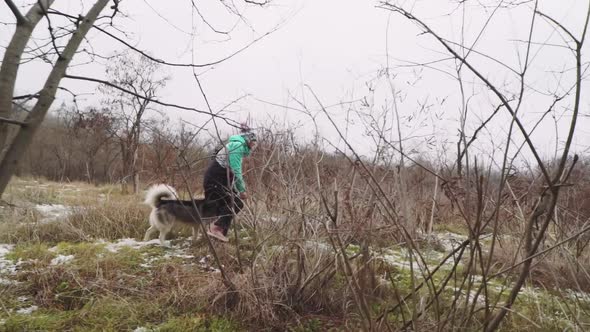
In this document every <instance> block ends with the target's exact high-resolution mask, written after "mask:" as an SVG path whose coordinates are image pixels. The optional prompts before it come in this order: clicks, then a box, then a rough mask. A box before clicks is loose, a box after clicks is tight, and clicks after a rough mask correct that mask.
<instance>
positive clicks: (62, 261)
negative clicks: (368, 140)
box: [51, 255, 74, 265]
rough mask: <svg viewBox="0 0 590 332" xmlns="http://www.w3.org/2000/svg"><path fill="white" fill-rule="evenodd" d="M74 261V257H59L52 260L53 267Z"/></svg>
mask: <svg viewBox="0 0 590 332" xmlns="http://www.w3.org/2000/svg"><path fill="white" fill-rule="evenodd" d="M72 259H74V255H58V256H57V257H55V258H54V259H52V260H51V265H61V264H65V263H67V262H69V261H71V260H72Z"/></svg>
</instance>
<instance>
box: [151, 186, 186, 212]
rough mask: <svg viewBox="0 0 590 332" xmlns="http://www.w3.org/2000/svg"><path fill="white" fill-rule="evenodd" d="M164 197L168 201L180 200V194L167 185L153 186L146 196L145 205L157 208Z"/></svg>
mask: <svg viewBox="0 0 590 332" xmlns="http://www.w3.org/2000/svg"><path fill="white" fill-rule="evenodd" d="M164 197H165V198H168V199H178V198H177V197H178V194H177V193H176V190H175V189H174V188H172V187H171V186H169V185H167V184H155V185H153V186H151V187H150V189H148V191H147V194H145V201H144V203H145V204H147V205H149V206H151V207H152V208H155V207H156V204H157V203H158V202H159V201H160V199H161V198H164Z"/></svg>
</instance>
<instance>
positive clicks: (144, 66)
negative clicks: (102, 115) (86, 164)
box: [101, 54, 168, 193]
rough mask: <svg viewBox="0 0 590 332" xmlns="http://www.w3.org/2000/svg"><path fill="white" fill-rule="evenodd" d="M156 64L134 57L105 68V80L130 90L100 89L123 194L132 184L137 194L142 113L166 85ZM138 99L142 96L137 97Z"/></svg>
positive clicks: (125, 56)
mask: <svg viewBox="0 0 590 332" xmlns="http://www.w3.org/2000/svg"><path fill="white" fill-rule="evenodd" d="M159 67H160V65H159V64H157V63H154V62H152V61H150V60H149V59H147V58H145V57H143V56H141V55H134V54H126V55H123V56H120V57H117V59H116V60H115V61H113V62H112V63H110V64H109V65H108V66H107V69H106V73H107V76H108V77H109V81H110V82H111V83H112V84H113V85H115V86H118V87H122V88H124V89H126V90H129V91H133V93H134V94H128V93H125V92H123V91H121V90H119V89H115V88H113V87H112V86H103V87H101V91H102V92H103V94H104V95H105V103H106V104H107V105H108V106H107V108H108V109H109V112H110V113H111V116H112V117H113V118H116V119H117V121H116V123H117V124H118V125H119V126H118V128H114V129H115V132H114V133H113V134H114V135H115V136H116V137H117V138H118V140H119V146H120V148H121V158H122V167H123V173H122V176H123V178H122V179H121V183H122V188H123V192H128V191H129V190H128V183H129V182H132V183H133V192H134V193H136V192H138V191H139V170H138V169H137V167H138V165H137V160H138V149H139V143H140V139H141V135H142V133H143V126H144V121H145V115H146V111H148V110H149V106H150V104H151V101H152V100H154V99H157V93H158V91H159V90H160V89H161V88H163V87H164V86H165V85H166V81H167V80H168V78H167V77H164V76H162V75H160V73H159V71H158V69H159ZM139 96H145V97H146V98H141V97H139Z"/></svg>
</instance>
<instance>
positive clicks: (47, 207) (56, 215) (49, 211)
mask: <svg viewBox="0 0 590 332" xmlns="http://www.w3.org/2000/svg"><path fill="white" fill-rule="evenodd" d="M35 209H36V210H37V211H39V213H41V216H42V217H43V218H42V219H41V220H40V222H41V223H46V222H52V221H57V220H59V219H64V218H66V217H67V216H68V215H70V214H71V213H72V208H71V207H70V206H66V205H62V204H37V205H35Z"/></svg>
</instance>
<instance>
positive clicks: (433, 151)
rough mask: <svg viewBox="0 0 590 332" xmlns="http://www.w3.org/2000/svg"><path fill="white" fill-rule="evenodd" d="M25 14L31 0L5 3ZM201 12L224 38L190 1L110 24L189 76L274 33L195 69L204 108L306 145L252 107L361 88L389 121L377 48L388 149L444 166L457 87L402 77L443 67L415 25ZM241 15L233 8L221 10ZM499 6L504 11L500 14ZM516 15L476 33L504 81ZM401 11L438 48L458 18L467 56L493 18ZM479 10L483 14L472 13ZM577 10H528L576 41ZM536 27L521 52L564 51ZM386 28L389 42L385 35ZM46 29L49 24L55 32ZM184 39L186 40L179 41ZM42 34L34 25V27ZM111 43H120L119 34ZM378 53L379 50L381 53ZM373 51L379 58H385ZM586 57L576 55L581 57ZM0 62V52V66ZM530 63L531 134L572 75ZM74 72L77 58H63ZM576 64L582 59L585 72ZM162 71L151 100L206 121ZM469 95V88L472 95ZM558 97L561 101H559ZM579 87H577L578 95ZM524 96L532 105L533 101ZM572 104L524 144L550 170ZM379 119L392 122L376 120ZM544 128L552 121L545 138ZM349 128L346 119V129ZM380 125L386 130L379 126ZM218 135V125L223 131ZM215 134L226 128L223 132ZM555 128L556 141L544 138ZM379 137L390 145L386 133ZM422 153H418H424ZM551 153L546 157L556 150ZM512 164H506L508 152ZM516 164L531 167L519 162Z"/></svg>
mask: <svg viewBox="0 0 590 332" xmlns="http://www.w3.org/2000/svg"><path fill="white" fill-rule="evenodd" d="M15 2H16V3H17V4H19V5H23V6H24V5H25V4H26V3H30V1H26V2H25V1H15ZM56 2H58V3H59V6H58V7H56V8H59V9H60V10H64V11H67V12H69V13H71V14H75V15H77V14H78V13H79V12H80V11H79V8H80V5H81V4H82V5H83V6H85V7H86V8H85V9H86V10H87V9H88V8H89V6H90V4H91V2H90V1H63V0H62V1H56ZM196 2H197V4H198V5H199V8H200V11H201V13H202V14H203V15H204V16H205V17H206V18H207V20H208V22H209V23H210V24H211V25H213V26H214V27H215V28H217V29H229V28H231V27H232V26H234V25H235V29H234V30H233V31H232V34H231V39H230V40H227V37H226V36H222V35H216V34H214V33H212V32H211V30H210V29H208V28H207V27H206V26H205V25H204V24H203V23H202V21H201V20H200V18H199V16H198V15H197V14H196V13H194V12H193V11H192V10H191V4H190V3H191V2H190V1H189V0H186V1H180V0H176V1H154V0H144V1H135V0H124V1H122V3H121V9H122V12H123V13H125V14H126V15H128V17H127V18H119V19H117V20H116V21H115V22H116V24H117V26H118V27H119V28H121V29H122V30H124V31H126V32H128V33H130V35H129V37H130V38H129V40H130V43H131V44H133V45H135V46H137V47H138V48H140V49H143V50H146V51H148V52H149V53H150V54H152V55H153V56H154V57H157V58H161V59H164V60H167V61H170V62H182V63H190V62H191V57H192V54H191V49H193V48H194V50H195V54H196V56H195V58H194V62H195V63H206V62H209V61H212V60H217V59H219V58H222V57H224V56H225V55H228V54H231V53H233V52H234V51H235V50H237V49H239V48H241V47H242V46H244V45H246V44H247V43H248V42H249V41H252V40H253V39H255V38H257V37H259V36H261V35H263V34H264V33H266V32H267V31H270V30H272V29H273V28H274V27H275V26H277V25H280V27H279V29H278V30H277V31H275V32H273V33H272V34H270V35H269V36H267V37H265V38H264V39H262V40H261V41H259V42H257V43H255V44H254V45H252V46H251V47H250V48H249V49H247V50H245V51H244V52H242V53H240V54H238V55H237V56H235V57H233V58H231V59H230V60H228V61H226V62H224V63H222V64H219V65H215V66H213V67H211V68H204V69H200V70H199V71H198V72H199V73H201V76H200V77H201V80H202V83H203V85H204V89H205V91H206V93H207V97H208V99H209V101H210V102H211V104H212V106H213V107H214V108H215V109H219V108H221V107H223V106H224V105H226V104H228V103H230V102H231V101H233V100H236V99H238V98H240V97H242V96H246V95H247V96H248V97H247V98H244V99H241V100H240V101H239V102H238V103H237V104H236V105H233V106H232V107H231V108H230V109H229V110H228V112H227V113H226V115H227V116H229V117H232V118H235V119H236V120H243V119H245V118H247V117H248V116H250V117H251V118H252V119H253V120H254V121H255V122H256V123H257V124H258V125H265V124H268V123H269V120H268V119H269V118H273V119H275V120H277V121H279V122H283V121H284V123H298V124H299V127H298V129H297V133H298V134H300V135H301V136H303V137H309V136H310V135H311V134H312V133H313V131H314V130H313V122H312V121H311V120H310V119H309V118H308V117H306V116H304V115H302V114H301V113H299V112H297V111H293V110H289V109H286V108H283V107H277V106H273V105H271V104H268V103H264V102H261V101H260V100H263V101H267V102H270V103H274V104H278V105H286V106H289V107H296V108H301V105H298V104H297V103H296V102H295V101H294V100H293V99H292V96H294V97H295V98H297V99H298V100H300V101H302V102H304V103H305V105H306V106H307V108H309V109H310V110H312V111H313V112H317V110H318V107H317V106H318V105H317V103H316V102H315V100H314V98H313V96H312V95H311V94H310V93H309V90H308V89H307V88H306V87H304V84H307V85H309V86H310V87H311V88H313V90H314V91H315V93H316V94H317V95H318V97H319V98H320V99H321V101H322V103H323V104H324V105H335V104H338V103H341V102H345V101H352V100H358V99H361V98H363V97H365V96H367V95H368V86H371V88H374V91H375V92H374V95H373V96H372V97H369V98H368V99H367V100H369V102H370V104H372V105H373V108H372V109H373V112H379V111H380V110H381V109H382V108H383V107H385V106H387V107H388V108H389V109H391V106H392V103H391V101H392V99H391V87H390V85H389V84H388V82H387V80H386V79H385V78H384V77H383V76H382V75H381V77H378V73H379V72H380V71H381V73H383V71H382V70H383V69H384V68H386V66H387V64H388V61H387V58H386V54H387V49H388V53H389V65H390V68H391V73H392V74H394V75H396V78H395V79H394V80H393V86H394V88H395V90H396V91H399V93H400V98H401V99H399V100H398V101H397V102H398V109H399V112H400V116H401V119H402V126H401V136H402V137H403V138H404V139H408V140H407V141H406V143H405V144H406V148H415V151H417V152H419V153H428V154H429V155H430V156H435V155H439V154H442V153H443V152H441V151H443V150H445V149H446V150H447V152H446V153H447V154H450V155H452V154H453V153H454V149H455V143H456V140H457V127H458V119H459V111H460V109H461V98H460V97H461V95H460V90H459V85H458V83H457V81H456V80H454V79H453V78H452V77H451V76H449V75H447V74H444V73H442V72H441V70H444V71H447V72H449V73H451V74H452V75H455V74H456V73H455V72H454V70H455V63H454V62H453V61H445V62H437V63H436V64H433V67H434V68H419V67H411V66H407V65H408V64H409V63H408V61H410V62H415V63H425V62H430V61H434V60H440V59H444V58H446V57H447V54H446V53H444V49H443V48H442V47H441V46H440V45H439V44H437V43H436V42H435V40H434V39H433V38H431V37H429V36H425V35H421V34H420V31H419V29H417V28H416V25H415V24H412V23H410V22H408V20H407V19H405V18H403V17H402V16H400V15H397V14H391V13H390V12H388V11H386V10H384V9H381V8H377V6H378V5H379V2H378V1H371V0H364V1H353V0H292V1H288V0H275V1H273V2H272V3H271V5H269V6H268V7H265V8H258V7H256V6H242V5H239V7H240V8H241V9H243V10H244V11H243V14H244V17H245V19H246V22H247V23H248V25H250V27H248V26H247V25H246V24H245V22H244V21H238V20H237V18H236V16H234V15H229V14H228V13H227V12H226V11H225V10H224V9H223V7H222V6H220V2H219V1H218V0H205V1H196ZM234 2H236V3H238V4H239V3H240V2H239V0H234ZM504 2H505V3H510V2H514V1H504ZM519 2H525V4H524V5H522V6H520V7H518V8H515V9H500V10H498V11H497V12H496V13H495V14H494V15H493V17H492V19H491V20H490V22H489V24H488V26H487V29H486V30H485V32H484V33H483V34H482V35H481V36H480V38H479V39H478V42H477V44H476V46H475V49H476V50H477V51H479V52H483V53H486V54H488V55H490V56H492V57H494V58H496V59H498V60H501V61H502V62H504V63H506V64H507V65H509V66H511V67H512V68H514V69H517V70H518V69H519V67H520V63H519V59H520V60H522V59H524V54H525V50H526V48H525V45H524V44H523V43H521V42H519V40H526V39H527V36H528V33H529V30H528V29H529V28H528V27H529V25H530V20H531V11H532V6H533V2H528V3H526V2H527V1H519ZM396 3H398V4H403V5H404V8H406V9H408V10H410V9H411V10H412V12H413V13H414V14H415V15H416V16H418V17H419V18H422V19H424V20H425V22H426V23H428V24H429V25H431V26H432V27H433V28H434V29H435V30H436V31H437V32H439V33H440V34H441V35H442V36H444V38H446V39H449V40H452V41H455V42H460V41H461V26H462V19H463V17H464V32H463V33H464V39H465V43H466V44H468V45H470V44H472V43H473V41H474V40H475V39H476V38H477V36H478V35H479V33H480V31H481V28H482V27H483V25H484V24H485V22H486V20H487V19H488V18H489V17H490V15H492V13H493V11H494V5H495V4H497V3H498V1H496V0H494V1H492V0H479V1H474V0H471V1H466V5H465V16H463V7H462V6H459V5H458V3H459V1H457V0H422V1H409V0H406V1H397V2H396ZM482 4H483V5H487V7H484V6H482ZM587 6H588V1H583V0H578V1H576V0H563V1H561V0H560V1H556V0H542V1H540V2H539V10H540V11H542V12H544V13H546V14H549V15H551V16H552V17H553V18H555V19H557V20H558V21H560V22H562V23H563V24H564V25H565V26H566V27H567V28H568V29H570V30H571V31H572V32H573V33H574V34H575V35H576V36H580V35H581V27H582V23H583V21H584V19H585V13H586V10H587ZM536 19H537V25H536V27H535V31H534V34H533V41H535V42H546V43H554V44H561V45H563V39H562V38H566V37H565V35H564V34H563V33H561V32H558V31H556V30H555V29H553V27H552V26H551V25H550V24H548V23H547V22H546V21H544V20H543V19H541V18H540V17H539V16H537V18H536ZM388 20H389V29H387V27H388ZM0 21H1V22H13V21H14V19H13V18H12V16H11V14H10V12H9V10H8V7H7V6H6V5H5V4H4V3H2V4H0ZM56 21H57V19H56ZM193 27H194V28H195V29H194V34H193V35H191V31H193ZM38 29H39V30H40V31H42V32H44V31H45V30H46V24H45V22H42V23H41V24H40V25H39V28H38ZM12 30H13V27H12V26H11V25H5V24H3V25H0V45H3V46H5V45H7V43H8V40H9V39H10V37H11V35H12ZM119 35H120V34H119ZM90 40H91V44H92V47H93V49H94V51H95V52H96V53H99V54H102V55H111V54H113V52H116V51H121V50H124V49H125V48H124V46H122V45H121V44H119V43H117V42H114V41H113V40H111V39H109V38H108V37H105V36H103V35H102V34H100V33H98V32H97V31H94V32H93V33H91V38H90ZM386 41H387V43H386ZM386 44H387V46H388V47H386ZM584 50H585V51H586V52H587V51H588V48H587V47H586V48H585V49H584ZM2 53H3V50H2V49H0V54H2ZM531 56H532V57H531V58H532V63H531V66H530V72H529V75H530V76H529V78H528V81H527V84H528V87H527V92H526V94H525V102H524V103H523V106H522V119H523V123H524V124H525V125H526V126H527V128H529V129H530V128H532V127H533V126H534V124H535V123H536V121H537V120H538V119H539V118H540V116H541V114H542V112H544V111H545V110H546V109H547V107H548V106H549V105H550V104H551V99H550V98H549V97H547V96H543V93H545V92H551V93H552V92H553V91H558V92H562V91H563V89H564V87H566V86H567V87H570V86H571V85H572V84H573V80H572V79H573V76H572V72H571V71H568V72H567V73H566V74H563V75H562V74H558V73H554V72H553V71H556V72H561V71H563V70H564V69H571V68H573V65H574V64H575V59H574V57H573V55H572V54H571V52H569V51H567V50H565V49H564V48H560V47H550V46H545V47H541V46H538V45H533V47H532V48H531ZM469 59H470V61H473V63H474V64H475V65H476V66H477V67H478V68H479V69H480V70H481V72H482V73H483V74H484V76H486V77H487V78H489V79H490V80H491V81H493V82H494V83H495V84H497V85H498V86H499V87H500V88H501V89H502V90H503V91H504V92H507V91H511V92H513V93H517V92H518V88H519V86H518V80H517V77H516V76H515V75H514V74H512V73H510V71H509V70H507V69H506V68H504V67H502V66H500V65H498V64H497V63H494V62H492V61H490V60H489V59H486V58H484V57H481V56H479V55H478V54H471V55H470V57H469ZM76 60H77V61H78V62H81V61H83V60H84V58H83V57H79V58H77V59H76ZM586 60H587V57H584V61H586ZM102 62H103V61H100V60H97V61H96V62H95V63H93V64H89V65H83V66H77V67H74V68H72V69H71V70H70V73H72V74H76V75H88V76H92V77H97V78H101V79H103V78H105V74H104V63H102ZM48 68H49V66H48V65H47V64H41V63H29V64H26V65H23V66H22V68H21V72H20V74H19V78H18V85H17V94H24V93H32V92H36V91H38V90H39V88H40V87H41V86H42V84H43V75H40V74H45V73H46V72H47V71H48ZM164 72H165V73H167V74H168V75H170V77H171V79H170V81H169V82H168V85H167V86H166V88H165V89H164V90H163V91H162V92H161V100H162V101H166V102H171V103H175V104H179V105H184V106H191V107H196V108H200V109H203V110H205V105H204V103H203V99H202V97H201V95H200V94H199V91H198V89H197V86H196V84H195V81H194V78H193V76H192V71H191V70H190V69H187V68H165V69H164ZM463 77H464V79H465V81H466V84H465V91H466V94H467V95H466V98H469V99H470V102H469V107H470V108H469V109H470V113H469V115H468V118H467V120H468V125H467V128H468V135H469V134H470V133H472V132H473V130H474V129H475V128H476V127H477V126H478V125H479V123H481V121H482V119H483V118H485V117H487V116H488V115H489V114H491V112H492V111H493V109H494V108H495V107H496V106H497V105H498V104H499V102H498V100H497V98H495V97H494V96H493V95H491V94H490V93H489V92H488V91H487V89H485V87H483V86H482V84H481V82H480V81H478V80H476V79H474V77H473V75H471V74H469V73H468V72H467V71H464V76H463ZM471 82H473V83H471ZM62 85H63V86H65V87H68V88H69V89H71V90H73V91H76V92H77V93H87V92H91V93H94V92H96V91H97V90H96V86H94V85H91V84H86V83H83V82H79V81H70V80H64V81H62ZM560 87H561V88H560ZM584 88H585V86H584ZM535 90H536V91H537V92H535ZM85 98H86V100H84V101H82V102H81V104H82V106H84V105H92V104H97V103H98V102H99V100H100V97H99V96H98V93H96V94H95V95H94V96H86V97H85ZM69 99H71V97H70V96H68V95H67V94H64V93H60V94H59V96H58V101H56V102H55V103H54V106H57V105H60V104H61V100H66V101H67V100H69ZM572 104H573V99H572V98H571V97H570V98H566V99H564V101H563V102H561V103H560V104H558V108H557V112H555V113H553V114H550V115H549V116H547V117H546V120H545V121H544V122H543V123H542V124H541V126H540V127H539V129H537V131H536V134H535V135H533V138H534V140H535V143H536V144H537V146H538V147H539V149H540V151H541V152H542V153H543V155H544V156H548V157H551V156H552V155H553V153H554V151H555V149H556V143H555V142H556V139H555V133H556V132H557V134H558V136H559V140H558V142H561V143H562V142H563V140H564V138H565V135H566V128H567V122H568V121H569V120H570V117H569V116H568V115H569V114H570V113H569V112H567V107H571V105H572ZM349 106H352V107H353V109H355V110H358V111H363V112H368V109H367V108H366V107H365V108H363V107H362V106H361V105H360V104H359V103H355V104H346V106H344V107H343V106H334V107H331V108H329V110H330V113H331V114H332V115H333V116H334V117H335V119H336V120H337V121H338V123H339V124H340V125H341V126H342V129H343V130H344V128H345V125H344V124H343V119H344V118H345V117H346V114H347V113H346V110H347V109H349ZM164 111H165V112H166V113H167V114H168V115H169V116H170V117H171V118H172V119H177V118H178V117H182V118H183V119H185V120H187V121H190V122H192V123H195V124H196V125H198V124H199V123H202V122H203V121H204V120H205V119H206V117H204V116H197V115H195V114H193V113H191V112H187V111H178V110H173V109H164ZM582 112H583V113H584V114H586V115H588V114H589V112H588V97H587V96H586V95H585V94H583V96H582ZM501 113H502V116H500V117H497V118H496V119H495V120H494V121H492V123H490V126H489V130H486V131H482V134H481V135H480V136H479V141H478V144H477V145H476V146H475V147H474V148H475V150H474V151H473V152H472V153H475V154H478V155H479V158H480V160H481V159H484V160H485V159H489V158H491V157H492V156H493V157H494V158H497V157H498V156H499V155H500V153H501V152H502V150H504V146H505V141H506V132H507V128H508V124H509V116H507V114H506V111H505V110H503V111H501ZM388 116H389V118H388V119H389V120H391V116H392V113H391V111H390V112H389V114H388ZM553 116H555V118H559V119H560V121H558V122H557V126H556V125H555V121H554V120H553ZM352 118H354V116H353V117H352ZM389 120H388V121H389ZM317 123H318V124H319V130H320V134H321V135H322V136H323V137H325V138H326V139H327V140H329V141H330V142H333V143H334V144H339V145H340V146H341V142H339V140H338V138H337V135H336V134H335V132H334V130H333V128H331V125H330V124H329V122H328V121H327V119H326V118H325V116H322V115H319V116H318V118H317ZM222 127H223V126H222ZM223 128H224V130H225V131H228V130H229V128H228V127H223ZM556 128H557V129H556ZM393 129H394V130H392V131H391V133H388V137H389V136H391V137H393V139H396V137H397V135H398V132H397V129H396V127H395V126H394V127H393ZM365 131H366V126H365V125H364V124H363V123H362V121H359V119H354V124H350V125H349V126H348V135H349V137H350V138H351V140H352V141H353V142H354V146H355V148H357V149H358V150H359V152H362V153H364V154H370V152H371V151H372V150H373V149H374V144H372V143H371V142H372V140H370V139H368V138H366V137H364V133H365ZM589 135H590V128H588V118H587V117H583V118H581V120H580V122H579V127H578V134H577V136H576V146H575V149H576V151H577V152H586V151H587V149H588V148H589V145H590V143H589V142H590V141H589V139H588V138H589ZM426 141H428V142H430V144H431V145H428V144H427V143H426ZM521 141H522V139H521V136H520V135H516V136H515V143H517V144H520V142H521ZM561 143H558V145H557V147H559V146H561ZM511 151H515V150H514V149H513V150H511ZM524 151H525V154H524V155H523V158H524V159H528V158H530V155H529V154H528V153H527V152H526V151H527V149H526V148H525V149H524Z"/></svg>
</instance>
